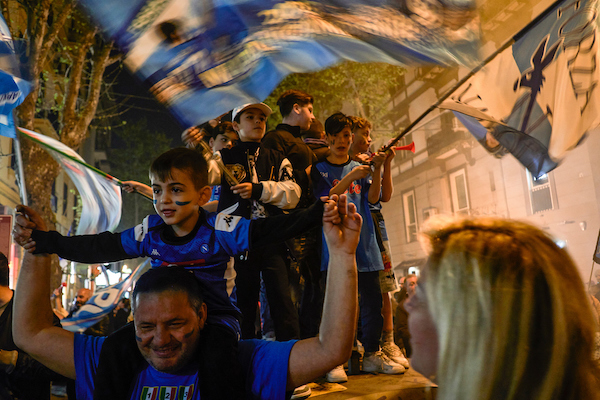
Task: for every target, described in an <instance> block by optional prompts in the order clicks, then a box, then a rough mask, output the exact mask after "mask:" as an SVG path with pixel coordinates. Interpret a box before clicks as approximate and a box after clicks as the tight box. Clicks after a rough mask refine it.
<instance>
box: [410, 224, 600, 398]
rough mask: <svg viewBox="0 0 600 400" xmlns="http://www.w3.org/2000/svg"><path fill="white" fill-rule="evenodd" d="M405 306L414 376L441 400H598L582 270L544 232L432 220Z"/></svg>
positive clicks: (519, 226)
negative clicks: (432, 387)
mask: <svg viewBox="0 0 600 400" xmlns="http://www.w3.org/2000/svg"><path fill="white" fill-rule="evenodd" d="M422 232H423V237H422V240H423V242H424V244H425V247H426V248H427V249H428V253H429V259H428V262H427V265H426V266H425V268H424V269H423V271H422V274H421V279H420V280H419V285H418V286H417V287H416V290H415V294H414V295H412V296H410V297H409V299H408V301H407V302H406V304H405V307H406V310H407V311H408V314H409V316H408V325H409V329H410V332H411V344H412V349H413V354H412V358H411V365H412V367H413V368H414V369H415V370H416V371H418V372H420V373H421V374H423V375H424V376H425V377H427V378H429V379H431V380H432V381H433V382H435V383H436V384H437V385H438V391H437V399H438V400H455V399H461V400H492V399H494V400H498V399H502V400H516V399H528V400H557V399H560V400H581V399H586V400H587V399H590V400H591V399H599V398H600V389H599V388H600V380H599V376H600V375H599V371H598V367H597V366H596V365H595V363H594V361H593V360H592V349H593V343H594V334H595V329H596V327H595V324H594V320H593V317H592V312H591V307H590V302H589V299H588V297H587V294H586V292H585V289H584V286H583V282H582V281H581V278H580V275H579V272H578V270H577V267H576V266H575V264H574V263H573V261H572V259H571V257H570V256H569V255H568V253H567V252H566V251H565V250H564V249H561V248H560V247H558V246H557V245H556V244H555V243H554V242H553V240H552V239H551V238H550V237H549V236H548V235H547V234H545V233H544V232H543V231H541V230H540V229H538V228H536V227H534V226H532V225H529V224H526V223H523V222H517V221H513V220H504V219H496V218H483V217H482V218H473V219H454V218H453V219H450V220H442V219H440V218H438V217H433V218H432V219H431V220H430V221H428V226H426V227H425V228H424V230H423V231H422Z"/></svg>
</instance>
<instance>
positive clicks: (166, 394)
mask: <svg viewBox="0 0 600 400" xmlns="http://www.w3.org/2000/svg"><path fill="white" fill-rule="evenodd" d="M176 395H177V386H163V387H161V388H160V396H159V397H158V399H159V400H175V399H176V397H175V396H176Z"/></svg>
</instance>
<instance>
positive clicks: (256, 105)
mask: <svg viewBox="0 0 600 400" xmlns="http://www.w3.org/2000/svg"><path fill="white" fill-rule="evenodd" d="M249 108H258V109H259V110H260V111H262V112H264V113H265V117H267V118H269V115H271V114H272V113H273V110H271V107H269V106H268V105H266V104H265V103H253V104H244V105H243V106H240V107H236V108H234V109H233V112H232V113H231V120H232V121H235V117H237V116H238V115H239V114H241V113H243V112H244V111H246V110H248V109H249Z"/></svg>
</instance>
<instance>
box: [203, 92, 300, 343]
mask: <svg viewBox="0 0 600 400" xmlns="http://www.w3.org/2000/svg"><path fill="white" fill-rule="evenodd" d="M270 114H271V109H270V108H269V106H267V105H266V104H264V103H256V104H245V105H243V106H240V107H237V108H236V109H234V110H233V112H232V120H233V128H234V129H235V130H236V131H237V133H238V135H239V137H240V142H239V143H238V145H237V146H236V147H234V148H231V149H222V150H221V152H220V155H221V159H222V161H223V164H224V165H225V166H226V168H228V169H229V170H230V171H231V172H232V173H233V174H234V175H235V176H236V177H237V179H238V181H239V182H240V183H239V184H237V185H233V186H231V185H230V183H229V182H228V181H227V180H226V179H223V178H222V179H221V182H214V181H213V182H211V183H220V184H221V187H222V190H221V195H220V198H219V206H218V210H219V211H223V210H224V211H226V212H227V213H228V214H232V215H239V216H242V217H244V218H250V219H253V220H255V219H261V218H265V217H268V216H273V215H280V214H283V211H282V210H285V209H293V208H295V207H296V205H297V204H298V200H299V199H300V194H301V190H300V186H298V184H297V183H296V182H295V181H294V179H293V168H292V165H291V163H290V162H289V160H288V159H287V158H285V157H284V156H283V154H282V153H281V152H279V151H274V150H271V149H267V148H264V147H263V146H262V145H261V140H262V138H263V137H264V135H265V131H266V120H267V118H268V116H269V115H270ZM213 170H214V168H213ZM218 176H220V175H217V177H218ZM286 258H287V249H286V247H285V245H284V244H283V243H277V244H272V245H269V246H265V247H263V248H261V249H252V250H250V251H249V252H247V253H246V254H244V255H242V256H240V257H237V258H236V260H235V270H236V273H237V279H236V288H237V294H238V306H239V308H240V310H241V312H242V316H243V319H242V330H241V331H242V338H243V339H252V338H256V336H257V333H256V331H255V324H254V321H255V316H256V311H257V307H258V299H259V291H260V279H261V274H262V279H263V280H264V283H265V287H266V293H267V298H268V302H269V305H270V307H271V316H272V318H273V323H274V328H275V329H274V330H275V336H276V338H277V340H279V341H286V340H290V339H298V338H299V327H298V314H297V312H296V310H295V308H294V304H293V302H292V299H291V296H290V291H289V287H288V274H287V265H286Z"/></svg>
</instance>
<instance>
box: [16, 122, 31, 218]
mask: <svg viewBox="0 0 600 400" xmlns="http://www.w3.org/2000/svg"><path fill="white" fill-rule="evenodd" d="M14 120H15V119H14V112H13V121H14ZM16 126H17V125H16V124H15V137H14V139H13V150H14V152H15V160H16V161H17V176H18V177H19V193H20V197H21V204H23V205H24V206H27V205H29V204H28V202H27V188H26V187H25V173H24V172H23V156H22V154H21V142H20V141H19V135H17V129H16Z"/></svg>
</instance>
